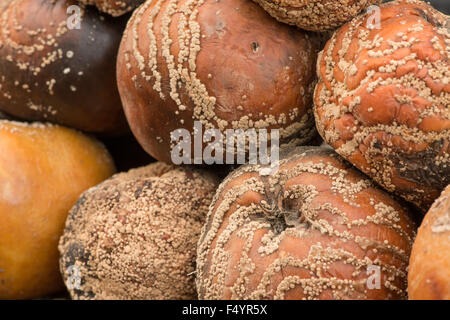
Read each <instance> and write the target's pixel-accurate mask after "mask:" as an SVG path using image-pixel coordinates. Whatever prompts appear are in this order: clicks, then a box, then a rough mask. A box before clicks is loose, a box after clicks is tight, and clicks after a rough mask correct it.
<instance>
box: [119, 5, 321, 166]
mask: <svg viewBox="0 0 450 320" xmlns="http://www.w3.org/2000/svg"><path fill="white" fill-rule="evenodd" d="M237 9H242V10H237ZM319 42H320V41H319V40H318V39H317V37H316V36H315V35H313V34H309V33H307V32H304V31H301V30H298V29H295V28H292V27H289V26H286V25H283V24H280V23H278V22H277V21H275V20H274V19H272V18H271V17H270V16H269V15H268V14H267V13H265V12H264V10H262V9H261V8H259V7H258V6H257V5H256V4H254V3H252V2H250V1H244V0H229V1H213V0H168V1H147V2H145V3H144V4H142V5H141V6H140V7H139V8H138V9H136V10H135V11H134V12H133V16H132V18H131V19H130V20H129V23H128V26H127V28H126V30H125V32H124V36H123V39H122V43H121V46H120V50H119V56H118V62H117V80H118V85H119V92H120V95H121V98H122V102H123V105H124V110H125V113H126V115H127V118H128V120H129V123H130V127H131V129H132V131H133V133H134V134H135V136H136V138H137V139H138V141H139V142H140V143H141V145H142V146H143V147H144V149H145V150H146V151H147V152H148V153H150V154H151V155H152V156H153V157H155V158H156V159H158V160H160V161H165V162H171V157H170V155H171V153H170V148H171V138H170V132H173V131H174V130H176V129H180V128H184V129H187V130H188V131H189V132H191V133H192V132H193V127H194V122H195V121H199V122H201V123H202V125H203V126H204V128H205V129H212V128H217V129H219V130H220V131H221V132H225V130H227V129H243V130H246V129H251V128H255V129H269V130H270V129H279V130H280V135H281V140H282V143H289V142H292V141H293V140H296V141H297V142H298V143H306V142H308V141H310V140H311V139H312V138H313V137H314V136H315V134H316V132H315V128H314V120H313V114H312V108H311V106H312V93H313V90H314V81H315V73H314V65H315V62H316V56H317V51H318V48H319V45H320V44H319ZM149 102H150V103H149ZM155 137H159V139H158V140H159V141H157V140H156V138H155Z"/></svg>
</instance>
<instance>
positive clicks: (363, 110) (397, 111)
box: [314, 0, 450, 211]
mask: <svg viewBox="0 0 450 320" xmlns="http://www.w3.org/2000/svg"><path fill="white" fill-rule="evenodd" d="M380 12H381V25H380V29H373V30H371V29H368V28H367V21H368V16H367V15H362V16H360V17H358V18H356V19H354V20H353V21H351V22H350V23H348V24H346V25H345V26H343V27H342V28H341V29H340V30H338V31H337V32H336V33H335V34H334V35H333V37H332V39H331V40H330V41H329V42H328V43H327V45H326V47H325V49H324V50H323V52H321V53H320V55H319V61H318V66H317V71H318V75H319V82H318V85H317V87H316V91H315V98H314V99H315V115H316V123H317V127H318V130H319V133H320V134H321V136H322V137H323V138H324V139H325V140H326V142H327V143H328V144H330V145H331V146H332V147H333V148H335V149H336V151H337V152H338V153H339V154H340V155H342V156H343V157H344V158H346V159H347V160H349V161H350V162H352V163H353V164H354V165H356V166H357V167H358V168H359V169H361V170H362V171H364V172H365V173H366V174H368V175H369V176H370V177H372V178H373V179H374V180H375V181H376V182H378V183H379V184H380V185H382V186H383V187H384V188H385V189H387V190H388V191H390V192H395V193H396V194H397V195H400V196H401V197H403V198H404V199H406V200H408V201H410V202H412V203H414V204H416V205H418V206H419V207H421V208H422V209H423V210H425V211H426V210H427V208H428V207H429V206H430V205H431V204H432V202H433V200H434V199H436V198H437V197H438V196H439V194H440V192H441V191H442V190H443V188H445V187H446V186H447V185H448V184H449V183H450V156H449V152H450V65H449V55H450V33H449V29H448V28H446V27H445V24H446V21H448V18H449V17H447V16H445V15H443V14H441V13H440V12H438V11H436V10H434V9H433V8H432V7H431V6H429V5H428V4H426V3H424V2H422V1H413V0H409V1H395V2H390V3H386V4H384V5H382V7H381V11H380Z"/></svg>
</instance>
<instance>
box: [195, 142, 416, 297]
mask: <svg viewBox="0 0 450 320" xmlns="http://www.w3.org/2000/svg"><path fill="white" fill-rule="evenodd" d="M263 168H264V167H263V166H259V165H247V166H243V167H241V168H239V169H238V170H236V171H234V172H232V173H231V174H230V175H229V176H228V177H227V178H226V179H225V181H224V182H222V184H221V185H220V186H219V188H218V190H217V192H216V195H215V197H214V199H213V202H212V204H211V206H210V209H209V213H208V217H207V220H206V224H205V225H204V227H203V229H202V233H201V236H200V240H199V242H198V247H197V273H196V276H197V280H196V283H197V291H198V295H199V298H200V299H219V300H220V299H244V300H247V299H405V298H406V287H407V283H406V278H407V266H408V261H409V255H410V250H411V247H412V244H413V240H414V236H415V232H414V230H415V224H414V222H413V221H412V220H411V217H410V214H409V212H408V209H407V207H405V206H404V203H401V202H398V201H396V200H394V199H393V198H391V197H390V195H388V194H387V193H386V192H385V191H383V190H381V189H380V188H378V187H377V186H376V185H375V184H373V183H372V182H371V181H370V180H368V179H367V178H366V177H365V176H364V175H362V174H361V173H360V172H359V171H357V170H356V169H354V168H353V167H352V166H351V164H349V163H348V162H346V161H344V160H342V158H340V157H339V156H338V155H337V154H336V153H335V152H334V151H332V150H330V149H329V148H321V147H297V148H294V149H293V150H291V151H289V152H286V154H283V155H282V157H281V160H280V163H279V168H278V170H277V171H276V172H275V173H274V174H272V175H268V176H266V175H261V174H260V173H261V170H262V169H263ZM371 270H378V271H379V274H378V276H379V278H378V280H379V282H378V283H379V284H380V286H379V287H377V286H374V285H373V283H372V282H371V281H372V280H371V279H369V277H370V275H371V272H372V271H371Z"/></svg>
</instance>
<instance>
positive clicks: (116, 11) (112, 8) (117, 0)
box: [78, 0, 145, 17]
mask: <svg viewBox="0 0 450 320" xmlns="http://www.w3.org/2000/svg"><path fill="white" fill-rule="evenodd" d="M78 1H79V2H81V3H84V4H86V5H95V6H97V8H98V9H99V10H100V11H102V12H105V13H107V14H110V15H112V16H113V17H119V16H121V15H123V14H125V13H127V12H129V11H132V10H133V9H135V8H136V7H138V6H139V5H140V4H142V3H143V2H144V1H145V0H78Z"/></svg>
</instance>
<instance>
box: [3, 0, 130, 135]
mask: <svg viewBox="0 0 450 320" xmlns="http://www.w3.org/2000/svg"><path fill="white" fill-rule="evenodd" d="M72 5H77V6H78V8H79V12H78V11H73V12H69V13H70V14H69V13H68V11H67V9H68V8H69V7H70V6H72ZM78 22H79V28H78ZM0 23H1V24H2V28H1V30H0V75H1V76H0V110H2V111H4V112H6V113H8V114H11V115H13V116H15V117H17V118H19V119H23V120H28V121H49V122H53V123H58V124H62V125H65V126H68V127H72V128H75V129H79V130H82V131H87V132H92V133H102V134H122V133H124V132H126V131H127V130H128V128H127V123H126V119H125V115H124V113H123V109H122V105H121V101H120V96H119V92H118V90H117V83H116V78H115V64H116V52H117V50H118V47H119V44H120V39H121V34H122V32H123V29H124V28H125V24H126V20H125V19H124V18H118V19H113V18H111V17H104V16H102V15H101V14H100V13H99V12H98V11H97V10H96V9H95V8H92V7H84V6H83V5H81V4H79V3H78V2H75V1H74V0H62V1H55V0H37V1H32V0H9V1H6V2H4V3H3V4H2V10H1V11H0Z"/></svg>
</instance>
